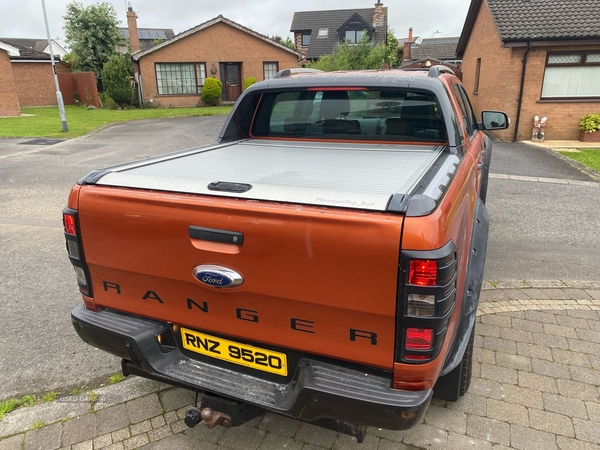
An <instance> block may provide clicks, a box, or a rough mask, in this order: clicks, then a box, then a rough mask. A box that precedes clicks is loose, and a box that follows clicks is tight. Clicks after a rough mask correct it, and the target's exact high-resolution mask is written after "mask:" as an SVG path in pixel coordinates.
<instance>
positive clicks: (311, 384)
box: [63, 66, 509, 442]
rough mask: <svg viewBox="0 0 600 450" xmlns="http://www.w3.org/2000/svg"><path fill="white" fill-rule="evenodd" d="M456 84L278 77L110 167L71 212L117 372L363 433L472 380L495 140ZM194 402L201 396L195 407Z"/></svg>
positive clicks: (88, 327)
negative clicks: (171, 149) (200, 127)
mask: <svg viewBox="0 0 600 450" xmlns="http://www.w3.org/2000/svg"><path fill="white" fill-rule="evenodd" d="M508 123H509V119H508V117H507V116H506V114H504V113H501V112H496V111H484V112H483V113H482V121H481V122H479V121H478V120H477V119H476V117H475V115H474V113H473V109H472V107H471V105H470V102H469V99H468V98H467V95H466V93H465V91H464V89H463V87H462V85H461V84H460V81H459V79H458V78H456V77H455V76H454V74H453V73H452V72H451V71H450V70H449V69H447V68H444V67H443V66H436V67H433V68H432V69H431V70H429V71H404V70H377V71H358V72H333V73H317V72H315V71H312V72H311V71H307V72H304V73H303V72H302V71H293V70H284V71H282V72H280V73H278V74H277V76H276V77H275V78H274V79H272V80H268V81H263V82H260V83H257V84H255V85H253V86H251V87H250V88H248V89H247V90H246V91H245V92H244V93H243V95H242V96H241V97H240V98H239V100H238V101H237V103H236V105H235V106H234V108H233V110H232V112H231V113H230V115H229V117H228V118H227V120H226V122H225V125H224V127H223V129H222V131H221V133H220V135H219V138H218V140H217V142H216V143H215V144H214V145H210V146H206V147H200V148H193V149H189V150H184V151H179V152H176V153H171V154H167V155H163V156H159V157H153V158H150V159H147V160H143V161H136V162H132V163H128V164H123V165H119V166H116V167H110V168H107V169H103V170H97V171H94V172H92V173H89V174H88V175H86V176H84V177H83V178H81V179H80V180H79V181H78V182H77V184H76V185H75V186H74V187H73V189H72V191H71V193H70V195H69V199H68V207H67V208H66V209H65V210H64V211H63V213H64V215H63V218H64V228H65V238H66V243H67V251H68V255H69V259H70V261H71V263H72V265H73V266H74V268H75V272H76V276H77V283H78V286H79V290H80V291H81V294H82V296H83V305H82V306H79V307H76V308H75V309H74V310H73V311H72V323H73V326H74V328H75V330H76V332H77V333H78V335H79V336H80V337H81V339H83V340H84V341H85V342H87V343H88V344H90V345H92V346H94V347H96V348H98V349H101V350H104V351H107V352H110V353H112V354H114V355H116V356H118V357H120V358H122V370H123V373H124V375H129V374H135V375H138V376H142V377H147V378H150V379H153V380H159V381H162V382H165V383H168V384H171V385H174V386H180V387H183V388H187V389H190V390H192V391H194V392H195V393H196V404H195V405H194V407H192V408H190V410H189V411H188V414H187V416H186V419H185V421H186V424H188V425H189V426H194V425H196V424H198V423H200V422H201V421H202V422H203V423H204V424H205V425H207V426H208V427H213V426H216V425H221V426H237V425H240V424H243V423H244V422H246V421H248V420H250V419H252V418H253V417H256V416H257V415H258V414H261V413H262V412H264V411H265V410H267V411H271V412H274V413H277V414H282V415H284V416H288V417H293V418H296V419H299V420H302V421H305V422H309V423H313V424H316V425H318V426H322V427H326V428H329V429H333V430H336V431H338V432H341V433H347V434H350V435H353V436H355V437H356V438H357V440H358V441H359V442H361V441H362V440H363V439H364V436H365V433H366V429H367V427H368V426H372V427H378V428H386V429H390V430H401V429H407V428H409V427H411V426H413V425H415V424H417V423H419V422H420V421H421V419H422V416H423V414H424V412H425V410H426V409H427V407H428V405H429V402H430V400H431V398H432V396H437V397H439V398H442V399H447V400H452V401H454V400H457V399H458V398H459V397H460V396H461V395H463V394H464V393H465V392H466V390H467V389H468V387H469V382H470V377H471V364H472V352H473V336H474V334H473V330H474V323H475V314H476V310H477V305H478V300H479V293H480V289H481V284H482V278H483V270H484V261H485V254H486V247H487V236H488V215H487V212H486V208H485V204H484V202H485V197H486V191H487V179H488V170H489V163H490V157H491V150H492V147H491V142H490V139H489V138H488V137H487V136H486V135H485V134H484V133H483V132H482V130H486V129H487V130H493V129H503V128H506V127H507V126H508ZM198 396H200V398H201V400H200V401H199V400H198Z"/></svg>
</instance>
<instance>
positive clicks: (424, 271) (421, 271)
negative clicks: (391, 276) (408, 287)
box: [408, 259, 438, 286]
mask: <svg viewBox="0 0 600 450" xmlns="http://www.w3.org/2000/svg"><path fill="white" fill-rule="evenodd" d="M437 273H438V262H437V261H436V260H435V259H433V260H432V259H413V260H412V261H411V262H410V268H409V271H408V284H413V285H415V286H435V285H436V283H437Z"/></svg>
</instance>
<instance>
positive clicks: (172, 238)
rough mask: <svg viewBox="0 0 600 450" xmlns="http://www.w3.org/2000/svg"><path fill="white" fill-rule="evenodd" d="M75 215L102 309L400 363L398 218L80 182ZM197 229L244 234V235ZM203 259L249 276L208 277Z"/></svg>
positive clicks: (387, 365) (349, 357) (365, 360)
mask: <svg viewBox="0 0 600 450" xmlns="http://www.w3.org/2000/svg"><path fill="white" fill-rule="evenodd" d="M79 221H80V226H81V234H82V240H83V242H84V243H85V248H84V252H85V254H86V256H87V264H88V267H89V271H90V275H91V279H92V286H93V297H94V301H95V303H96V305H98V306H100V307H105V308H110V309H114V310H119V311H123V312H128V313H133V314H136V315H141V316H145V317H149V318H154V319H158V320H162V321H165V322H171V323H173V324H175V325H178V326H184V327H188V328H190V329H193V330H199V331H201V332H206V333H214V334H216V335H222V336H226V337H227V338H228V339H232V340H236V339H238V340H241V341H249V342H253V343H254V342H255V343H257V344H261V343H262V344H264V345H265V347H266V348H269V346H276V347H278V348H282V349H284V351H285V349H289V350H293V351H298V352H305V353H310V354H316V355H322V356H326V357H331V358H336V359H341V360H346V361H350V362H360V363H361V364H366V365H370V366H372V367H377V368H381V369H386V370H391V369H392V365H393V356H394V339H395V327H396V295H397V285H398V280H397V278H398V262H399V251H400V248H399V247H400V239H401V229H402V222H403V217H402V216H399V215H391V214H385V213H379V212H364V211H359V210H353V209H341V208H326V207H316V206H301V205H292V204H277V203H270V202H264V201H263V202H257V201H252V200H244V199H233V198H227V197H216V196H207V195H191V194H183V193H168V192H157V191H149V190H136V189H122V188H114V187H106V186H84V187H82V189H81V190H80V195H79ZM189 227H206V228H212V229H220V230H228V231H233V232H238V233H242V234H243V244H242V245H234V244H223V243H216V242H209V241H204V240H200V239H196V238H192V237H190V234H189ZM205 264H211V265H219V266H224V267H228V268H231V269H233V270H235V271H237V272H238V273H239V274H241V275H242V276H243V284H241V285H240V286H237V287H234V288H230V289H223V288H221V289H219V288H214V287H211V286H205V285H203V284H201V283H200V282H199V281H198V280H197V279H196V278H195V277H194V275H193V270H194V268H195V267H197V266H200V265H205Z"/></svg>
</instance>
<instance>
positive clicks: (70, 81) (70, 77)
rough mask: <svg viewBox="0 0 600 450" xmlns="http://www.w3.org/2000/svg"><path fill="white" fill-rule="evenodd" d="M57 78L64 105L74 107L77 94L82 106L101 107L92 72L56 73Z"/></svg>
mask: <svg viewBox="0 0 600 450" xmlns="http://www.w3.org/2000/svg"><path fill="white" fill-rule="evenodd" d="M57 76H58V85H59V86H60V92H62V96H63V102H64V103H65V105H74V104H75V93H77V95H78V96H79V101H80V102H81V103H83V104H84V105H86V106H88V105H92V106H95V107H96V108H100V107H101V105H100V98H99V97H98V89H97V87H96V77H95V76H94V72H80V73H58V74H57Z"/></svg>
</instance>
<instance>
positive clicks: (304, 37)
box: [302, 34, 310, 47]
mask: <svg viewBox="0 0 600 450" xmlns="http://www.w3.org/2000/svg"><path fill="white" fill-rule="evenodd" d="M309 45H310V34H303V35H302V47H308V46H309Z"/></svg>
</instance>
